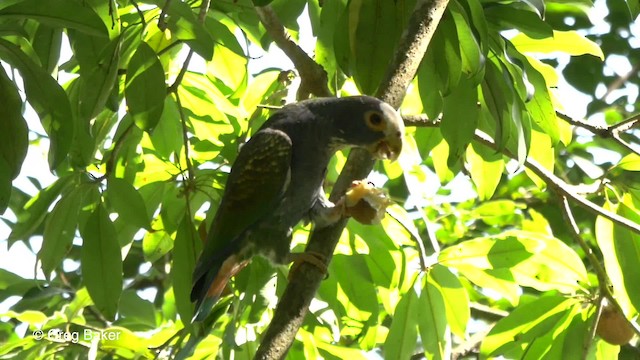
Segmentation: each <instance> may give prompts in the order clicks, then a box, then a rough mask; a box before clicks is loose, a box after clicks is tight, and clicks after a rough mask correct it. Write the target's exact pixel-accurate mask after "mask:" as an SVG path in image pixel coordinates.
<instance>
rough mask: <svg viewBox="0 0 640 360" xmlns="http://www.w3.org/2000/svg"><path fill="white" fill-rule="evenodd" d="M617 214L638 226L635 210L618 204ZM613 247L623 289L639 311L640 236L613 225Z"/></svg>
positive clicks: (638, 215) (639, 216)
mask: <svg viewBox="0 0 640 360" xmlns="http://www.w3.org/2000/svg"><path fill="white" fill-rule="evenodd" d="M616 212H617V214H618V215H620V216H623V217H625V218H627V219H629V220H631V221H634V222H635V223H636V224H640V214H639V212H638V210H637V209H633V208H631V207H629V206H627V204H626V203H624V202H621V203H619V204H618V209H617V211H616ZM612 240H613V247H614V249H615V255H616V258H617V259H618V262H619V266H620V270H621V272H622V280H623V281H624V287H625V289H626V291H627V294H628V296H629V300H631V304H632V305H633V307H634V308H635V309H640V283H639V282H638V279H640V235H638V234H637V233H635V232H633V231H632V230H629V229H627V228H626V227H622V226H620V225H617V224H614V225H613V239H612Z"/></svg>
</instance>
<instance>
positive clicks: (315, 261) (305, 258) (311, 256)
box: [289, 251, 329, 280]
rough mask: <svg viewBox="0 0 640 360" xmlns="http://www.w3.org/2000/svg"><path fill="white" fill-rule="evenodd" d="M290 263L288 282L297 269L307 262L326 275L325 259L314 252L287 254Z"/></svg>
mask: <svg viewBox="0 0 640 360" xmlns="http://www.w3.org/2000/svg"><path fill="white" fill-rule="evenodd" d="M289 259H290V262H292V263H293V265H291V269H290V270H289V280H291V276H293V274H294V273H295V272H296V271H298V268H299V267H300V265H301V264H302V263H303V262H307V263H309V264H311V265H313V266H315V267H317V268H318V269H319V270H320V272H322V273H323V274H325V275H326V274H327V273H328V270H329V268H328V267H327V257H326V256H324V255H322V254H321V253H319V252H316V251H305V252H301V253H291V254H289Z"/></svg>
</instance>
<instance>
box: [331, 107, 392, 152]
mask: <svg viewBox="0 0 640 360" xmlns="http://www.w3.org/2000/svg"><path fill="white" fill-rule="evenodd" d="M336 102H337V104H339V105H337V106H336V110H337V111H336V115H334V116H333V126H334V129H335V130H336V132H335V133H336V135H337V139H335V140H337V141H339V142H342V143H343V144H346V145H352V146H358V147H362V148H365V149H367V150H368V151H369V152H370V153H371V155H372V156H373V157H375V158H377V159H381V160H382V159H388V160H392V161H393V160H396V159H397V158H398V156H399V155H400V151H401V150H402V136H403V135H404V122H403V121H402V117H401V116H400V114H399V113H398V112H397V111H396V110H395V109H394V108H393V107H392V106H391V105H389V104H387V103H385V102H384V101H381V100H379V99H376V98H374V97H370V96H352V97H345V98H340V99H336Z"/></svg>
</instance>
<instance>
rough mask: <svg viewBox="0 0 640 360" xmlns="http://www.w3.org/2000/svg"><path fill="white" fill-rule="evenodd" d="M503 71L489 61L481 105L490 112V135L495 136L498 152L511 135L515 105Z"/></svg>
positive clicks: (488, 118)
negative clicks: (512, 110)
mask: <svg viewBox="0 0 640 360" xmlns="http://www.w3.org/2000/svg"><path fill="white" fill-rule="evenodd" d="M504 81H505V80H504V77H503V73H502V71H501V70H500V69H499V67H498V66H497V65H496V64H495V63H494V62H493V61H487V65H486V69H485V77H484V81H483V82H482V96H481V98H480V104H481V106H483V107H484V108H485V109H487V110H488V112H487V114H490V115H491V116H490V117H487V116H485V117H484V118H485V119H486V120H487V121H488V126H489V128H490V129H487V130H489V132H488V133H489V134H490V135H493V138H494V140H495V141H496V145H497V146H498V150H501V149H504V147H505V146H506V144H507V141H508V139H509V134H510V133H511V124H512V123H511V118H512V114H511V107H512V104H513V97H514V93H513V90H512V89H510V88H508V87H507V86H506V85H505V84H504Z"/></svg>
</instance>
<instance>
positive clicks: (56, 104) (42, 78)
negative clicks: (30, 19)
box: [0, 38, 75, 169]
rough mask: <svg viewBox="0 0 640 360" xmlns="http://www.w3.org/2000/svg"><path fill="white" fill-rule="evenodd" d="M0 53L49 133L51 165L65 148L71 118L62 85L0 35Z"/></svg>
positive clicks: (70, 135) (70, 132)
mask: <svg viewBox="0 0 640 360" xmlns="http://www.w3.org/2000/svg"><path fill="white" fill-rule="evenodd" d="M0 57H2V59H3V60H4V61H6V62H8V63H9V64H11V65H13V66H14V67H15V68H17V69H18V71H19V72H20V75H21V76H22V79H23V80H24V87H25V91H26V93H27V100H28V101H29V103H30V104H31V105H32V106H33V108H34V109H35V110H36V112H37V113H38V116H39V117H40V121H41V122H42V126H43V127H44V129H45V130H46V131H47V134H48V135H49V140H50V142H51V145H50V147H49V166H50V167H51V169H55V168H56V167H58V165H60V163H61V162H62V161H63V160H64V158H65V157H66V156H67V153H68V152H69V148H70V147H71V142H72V139H73V132H74V121H75V119H74V118H73V116H72V114H71V106H70V105H69V99H68V98H67V95H66V94H65V92H64V90H62V87H60V85H59V84H58V82H56V81H55V80H54V79H53V78H52V77H51V76H50V75H49V73H47V72H46V71H45V70H44V69H43V68H42V67H40V65H39V64H36V63H35V62H33V60H32V59H30V58H29V56H27V55H26V54H25V53H24V52H22V51H21V50H20V48H19V47H17V46H16V45H14V44H12V43H10V42H9V41H7V40H4V39H2V38H0Z"/></svg>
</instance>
